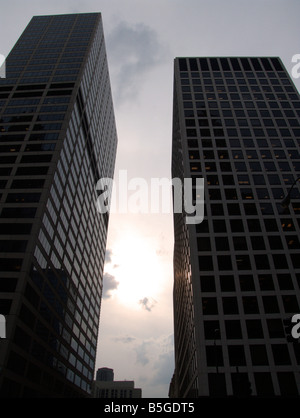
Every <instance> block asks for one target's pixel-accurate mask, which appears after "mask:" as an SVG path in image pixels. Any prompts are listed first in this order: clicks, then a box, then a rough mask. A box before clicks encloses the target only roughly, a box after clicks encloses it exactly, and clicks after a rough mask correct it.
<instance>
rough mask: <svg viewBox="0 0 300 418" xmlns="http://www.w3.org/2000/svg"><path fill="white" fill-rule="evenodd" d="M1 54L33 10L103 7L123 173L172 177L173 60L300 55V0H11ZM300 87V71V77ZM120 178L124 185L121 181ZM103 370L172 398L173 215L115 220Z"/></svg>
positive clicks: (3, 20) (3, 19)
mask: <svg viewBox="0 0 300 418" xmlns="http://www.w3.org/2000/svg"><path fill="white" fill-rule="evenodd" d="M1 3H2V4H1V15H0V54H4V55H7V54H8V52H9V51H10V49H11V48H12V47H13V45H14V44H15V42H16V40H17V39H18V37H19V36H20V35H21V33H22V31H23V30H24V28H25V26H26V25H27V23H28V22H29V20H30V19H31V17H32V16H34V15H42V14H61V13H84V12H101V13H102V19H103V23H104V32H105V39H106V48H107V55H108V61H109V69H110V76H111V85H112V91H113V100H114V107H115V116H116V123H117V130H118V138H119V144H118V153H117V163H116V171H115V178H116V179H118V176H119V173H120V171H121V170H127V175H128V180H129V179H131V178H135V177H139V178H143V179H146V180H147V181H150V179H151V178H165V177H166V178H170V177H171V171H170V170H171V134H172V94H173V60H174V58H175V57H177V56H262V55H266V56H279V57H280V58H281V59H282V61H283V63H284V64H285V66H286V67H287V69H288V71H289V72H290V73H291V70H292V67H293V65H295V64H293V63H292V62H291V60H292V57H293V56H294V55H295V54H300V44H299V39H300V25H299V16H300V1H299V0H251V1H248V0H226V1H225V0H209V1H207V0H159V1H158V0H102V1H101V0H84V1H81V0H51V2H50V1H45V0H44V1H42V0H39V1H37V0H26V1H21V0H9V1H4V0H2V2H1ZM294 81H295V84H296V85H297V87H298V90H299V88H300V78H298V79H295V80H294ZM116 184H118V182H116ZM107 248H108V250H107V257H106V258H107V263H106V266H105V281H104V297H103V300H102V308H101V319H100V333H99V344H98V353H97V362H96V368H98V367H110V368H113V369H114V372H115V380H134V381H135V386H136V387H140V388H142V390H143V397H167V396H168V388H169V382H170V379H171V377H172V374H173V370H174V358H173V357H174V355H173V307H172V287H173V286H172V280H173V277H172V274H173V273H172V258H173V227H172V216H171V214H143V215H141V214H118V213H113V214H112V215H111V217H110V224H109V237H108V244H107Z"/></svg>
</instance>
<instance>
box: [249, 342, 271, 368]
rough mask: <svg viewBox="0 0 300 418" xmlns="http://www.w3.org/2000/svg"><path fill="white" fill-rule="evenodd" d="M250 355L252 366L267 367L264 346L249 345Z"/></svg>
mask: <svg viewBox="0 0 300 418" xmlns="http://www.w3.org/2000/svg"><path fill="white" fill-rule="evenodd" d="M250 353H251V359H252V364H253V365H254V366H263V365H268V356H267V350H266V347H265V346H264V345H262V344H261V345H250Z"/></svg>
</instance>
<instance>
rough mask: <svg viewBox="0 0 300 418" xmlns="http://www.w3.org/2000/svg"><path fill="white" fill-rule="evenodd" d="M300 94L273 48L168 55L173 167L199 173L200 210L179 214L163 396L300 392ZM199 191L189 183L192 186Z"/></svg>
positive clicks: (177, 172) (177, 173)
mask: <svg viewBox="0 0 300 418" xmlns="http://www.w3.org/2000/svg"><path fill="white" fill-rule="evenodd" d="M299 120H300V100H299V93H298V92H297V90H296V88H295V86H294V84H293V81H292V79H291V78H290V77H289V75H288V73H287V71H286V69H285V68H284V66H283V64H282V62H281V60H280V59H279V58H277V57H202V58H201V57H188V58H184V57H183V58H176V59H175V62H174V109H173V150H172V177H173V178H175V177H179V178H184V177H186V178H192V179H194V180H195V179H196V178H198V177H202V178H204V182H205V196H204V199H205V217H204V220H203V222H201V223H199V224H195V225H194V224H187V223H186V221H185V217H184V214H178V213H175V214H174V232H175V247H174V335H175V337H174V338H175V373H174V376H173V378H172V382H171V385H170V396H172V397H173V396H174V397H176V396H178V397H212V396H246V395H249V394H251V395H252V396H281V397H282V396H299V394H300V373H299V372H300V350H299V345H298V343H297V339H292V342H290V341H289V338H288V337H287V334H286V332H287V330H286V329H285V321H288V322H289V323H291V319H290V318H291V317H292V316H293V315H294V314H297V313H298V314H299V313H300V308H299V305H300V289H299V286H300V244H299V237H300V194H299V185H298V183H297V182H296V184H295V186H294V188H293V189H292V192H291V203H290V205H289V206H288V207H286V208H283V206H282V205H281V202H282V199H283V198H284V197H285V195H286V194H287V192H288V191H289V190H290V187H291V186H292V185H293V183H294V182H295V181H296V179H297V178H299V173H300V155H299V144H300V142H299V141H300V122H299ZM194 199H196V191H195V193H194Z"/></svg>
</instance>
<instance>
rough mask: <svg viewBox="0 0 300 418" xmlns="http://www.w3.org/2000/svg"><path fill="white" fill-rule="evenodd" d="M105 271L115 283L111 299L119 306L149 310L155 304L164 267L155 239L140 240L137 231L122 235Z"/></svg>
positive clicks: (140, 235)
mask: <svg viewBox="0 0 300 418" xmlns="http://www.w3.org/2000/svg"><path fill="white" fill-rule="evenodd" d="M105 270H106V272H107V273H109V274H111V275H113V276H114V278H115V280H116V282H118V287H117V288H116V289H115V290H114V291H113V292H112V297H114V298H117V299H118V300H119V301H120V302H121V303H122V304H123V305H125V306H127V307H129V308H132V309H141V307H144V308H145V309H146V310H149V311H150V310H151V309H152V308H153V307H154V306H155V305H156V303H157V302H158V299H159V293H160V291H161V286H162V283H163V281H164V268H163V265H162V264H161V262H160V257H159V255H158V252H157V243H156V242H155V239H153V238H147V237H144V236H143V234H142V233H139V231H138V230H137V231H132V230H130V231H124V232H122V234H120V236H119V237H118V238H117V240H116V242H115V244H114V248H113V254H112V255H111V260H110V263H109V264H107V265H106V269H105Z"/></svg>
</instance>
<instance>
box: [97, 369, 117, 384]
mask: <svg viewBox="0 0 300 418" xmlns="http://www.w3.org/2000/svg"><path fill="white" fill-rule="evenodd" d="M96 380H97V381H104V382H112V381H113V380H114V371H113V369H109V368H108V367H101V368H100V369H98V370H97V373H96Z"/></svg>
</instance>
